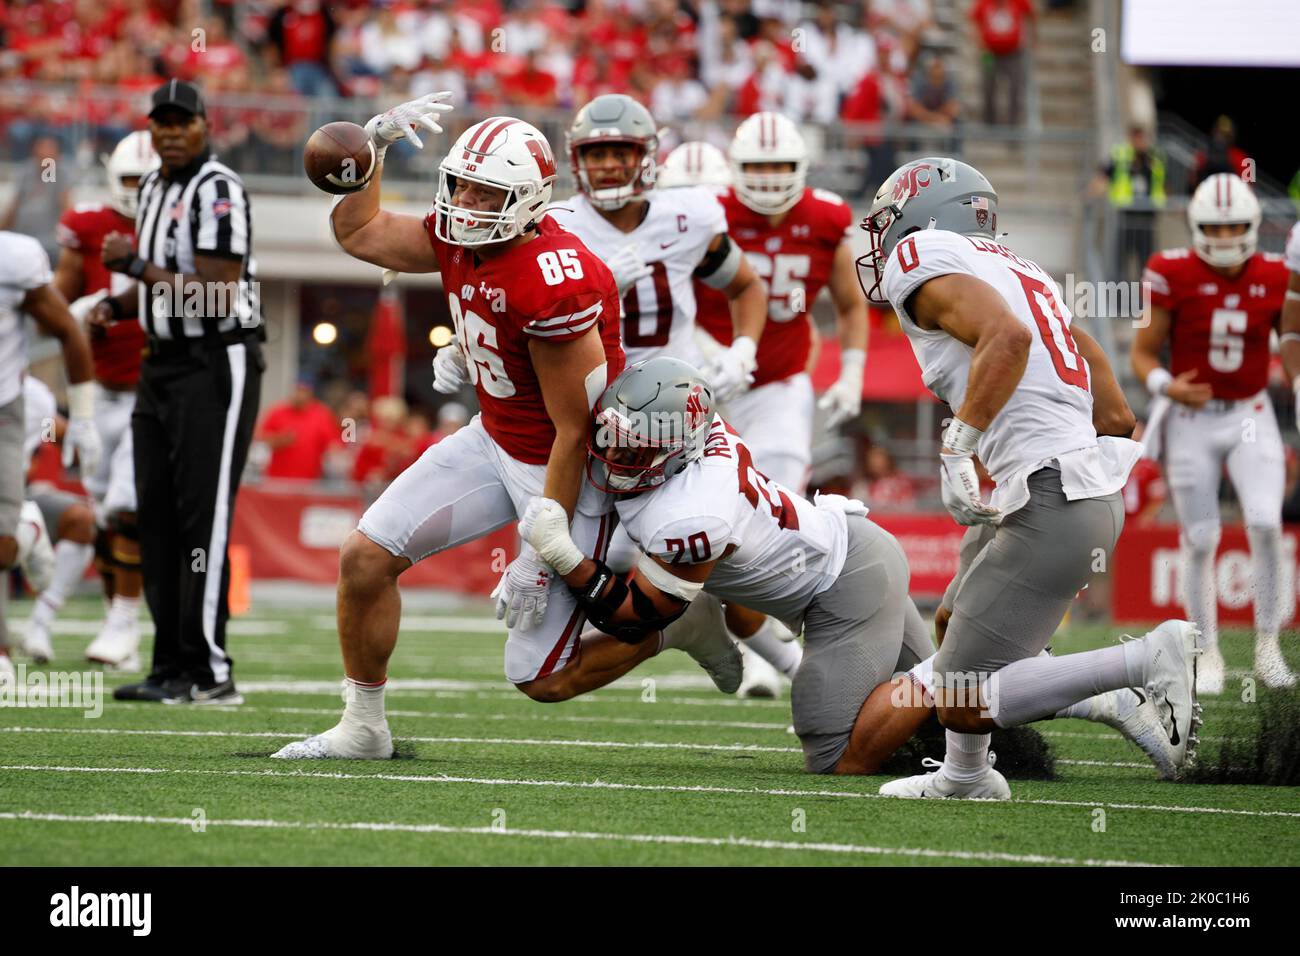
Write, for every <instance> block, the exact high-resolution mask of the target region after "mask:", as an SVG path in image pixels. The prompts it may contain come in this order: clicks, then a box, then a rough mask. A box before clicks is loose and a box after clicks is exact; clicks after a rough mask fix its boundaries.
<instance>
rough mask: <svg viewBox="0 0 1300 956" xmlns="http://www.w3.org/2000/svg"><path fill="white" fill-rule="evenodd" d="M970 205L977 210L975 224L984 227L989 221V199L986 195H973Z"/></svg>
mask: <svg viewBox="0 0 1300 956" xmlns="http://www.w3.org/2000/svg"><path fill="white" fill-rule="evenodd" d="M970 207H971V208H972V209H974V210H975V225H977V226H979V227H980V228H981V229H983V228H984V227H985V226H987V225H988V222H989V201H988V199H987V198H985V197H984V196H971V197H970Z"/></svg>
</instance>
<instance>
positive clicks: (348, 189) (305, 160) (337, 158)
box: [302, 122, 375, 196]
mask: <svg viewBox="0 0 1300 956" xmlns="http://www.w3.org/2000/svg"><path fill="white" fill-rule="evenodd" d="M302 165H303V169H304V170H306V172H307V178H308V179H310V180H311V181H312V182H313V183H315V184H316V186H317V187H318V188H320V189H323V190H325V192H327V193H333V194H334V195H336V196H337V195H341V194H343V193H354V192H356V191H357V190H358V189H365V188H366V185H367V184H368V183H369V182H370V177H371V176H373V175H374V172H375V145H374V143H372V142H371V141H370V136H369V135H368V134H367V133H366V131H365V130H364V129H362V128H361V127H360V126H358V125H357V124H356V123H348V122H338V123H326V124H325V125H324V126H322V127H321V128H320V129H318V130H316V132H314V133H312V134H311V139H309V140H307V146H306V147H305V148H304V149H303V154H302Z"/></svg>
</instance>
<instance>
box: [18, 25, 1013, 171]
mask: <svg viewBox="0 0 1300 956" xmlns="http://www.w3.org/2000/svg"><path fill="white" fill-rule="evenodd" d="M970 16H971V20H972V23H971V34H972V39H975V38H978V42H979V43H980V44H981V47H982V50H983V53H984V61H985V62H984V75H985V90H984V93H985V95H984V106H985V116H984V119H985V120H986V121H989V122H993V121H1001V122H1009V123H1018V122H1020V121H1021V119H1022V116H1021V109H1022V107H1021V103H1022V101H1023V95H1022V93H1023V86H1024V82H1025V80H1024V68H1025V58H1024V55H1023V54H1024V51H1025V50H1026V49H1027V48H1028V46H1029V45H1030V44H1031V43H1032V39H1033V30H1032V24H1033V20H1034V16H1035V12H1034V7H1033V5H1032V3H1031V0H976V2H975V3H974V5H973V6H972V7H971V8H970ZM0 34H2V35H3V42H0V49H2V50H3V52H2V53H0V90H3V88H4V87H5V86H6V85H8V84H7V81H10V80H20V79H28V80H38V81H47V82H52V83H63V84H69V85H71V88H72V89H76V90H81V91H87V90H88V89H89V88H94V89H95V90H96V93H95V95H94V96H93V97H89V96H85V95H77V94H75V93H73V92H68V93H63V94H57V95H50V96H48V97H46V98H45V100H43V101H40V102H34V101H33V100H32V99H31V97H30V96H29V95H26V94H22V93H20V92H17V91H14V90H13V89H12V87H11V90H10V92H9V93H8V94H5V93H4V92H0V124H4V125H6V126H7V127H8V128H9V137H8V139H9V143H10V151H11V157H12V156H17V155H25V154H26V153H27V151H28V150H29V148H30V144H31V142H32V141H33V140H34V139H35V137H36V136H37V135H39V133H40V132H42V131H51V130H53V131H55V132H56V135H57V129H58V128H59V127H60V126H61V125H67V126H70V125H71V124H73V123H74V122H82V123H85V124H86V126H87V127H89V128H90V129H91V130H92V133H93V135H94V136H95V138H96V139H97V140H98V141H99V142H98V143H97V147H98V148H99V149H103V148H104V144H105V143H109V142H111V141H116V139H118V138H120V137H121V136H122V135H125V133H126V132H128V131H129V130H130V129H132V128H136V127H138V126H139V125H140V124H141V122H142V121H141V114H142V112H143V111H142V110H140V109H139V103H140V101H141V96H142V95H143V94H145V93H147V92H148V90H150V89H151V88H152V87H153V86H155V85H156V84H157V83H158V82H160V81H161V80H162V79H166V78H171V77H179V78H181V79H187V80H196V81H198V82H199V83H200V84H202V86H203V87H204V89H205V91H206V92H207V94H208V96H209V102H210V103H214V104H216V105H214V106H213V108H212V115H211V116H210V126H211V127H212V128H213V132H214V134H215V139H216V142H217V144H218V148H219V150H222V151H225V152H227V153H228V152H230V151H232V150H239V151H242V150H248V151H250V152H251V153H252V154H253V155H252V156H251V157H250V158H252V159H253V161H254V162H257V163H259V166H262V167H266V168H268V169H270V170H272V171H281V170H279V169H278V167H279V166H281V165H284V159H285V157H286V156H288V155H291V152H292V150H291V148H292V147H293V146H294V145H296V144H297V143H299V142H301V140H302V139H303V138H304V137H305V134H306V132H308V130H307V129H306V127H305V124H306V120H307V117H306V115H305V114H304V112H303V111H302V109H301V107H302V105H303V98H306V97H329V96H337V97H345V98H348V97H378V98H380V99H381V100H383V101H400V100H403V99H407V98H411V97H414V96H419V95H422V94H423V93H427V92H431V91H434V90H452V91H454V93H455V94H456V101H457V103H458V104H463V105H464V107H465V111H466V115H482V114H484V113H489V114H490V113H493V112H499V111H501V110H503V109H506V108H518V107H533V108H542V109H545V108H553V109H566V110H567V109H572V108H574V107H576V106H578V105H581V104H582V103H584V102H586V101H587V100H589V99H590V98H592V97H594V96H596V95H599V94H601V93H605V92H626V93H630V94H632V95H633V96H636V97H637V98H638V99H640V100H642V101H643V102H644V103H646V105H648V106H649V107H650V108H651V111H652V112H653V113H654V114H655V116H656V118H657V119H658V120H659V121H660V122H661V123H662V124H664V125H671V124H677V123H681V122H684V121H687V120H710V119H715V118H717V117H720V116H724V115H726V116H745V115H748V114H750V113H753V112H756V111H758V110H763V109H775V110H780V111H781V112H784V113H786V114H787V115H789V116H790V117H791V118H793V119H795V120H797V121H800V122H812V123H820V124H833V123H836V122H837V121H851V122H862V123H874V122H883V121H896V122H906V121H910V122H918V123H925V124H931V125H935V126H940V127H944V128H950V127H955V126H956V125H957V124H958V122H959V120H960V117H959V114H960V105H959V103H958V97H957V86H956V81H955V79H954V77H953V75H952V72H951V66H950V65H949V64H948V63H947V62H946V61H945V58H944V57H943V56H942V55H941V52H940V51H941V49H942V46H943V36H942V31H941V30H939V29H938V28H937V27H936V24H935V19H934V11H933V8H932V3H931V0H848V2H835V0H808V2H805V0H567V2H560V3H555V2H545V0H456V2H452V0H388V2H385V0H375V2H370V0H342V2H333V3H321V2H320V0H250V2H234V0H205V2H200V0H11V2H9V3H7V4H5V5H4V6H3V7H0ZM103 91H108V92H107V93H104V92H103ZM223 97H225V100H224V102H223ZM1004 100H1005V102H1006V109H1005V110H1004V109H1002V108H1000V104H1001V103H1002V102H1003V101H1004ZM65 145H67V144H65ZM866 145H868V146H870V145H873V144H871V143H867V144H866ZM283 171H285V172H288V171H290V170H289V169H287V168H286V169H284V170H283Z"/></svg>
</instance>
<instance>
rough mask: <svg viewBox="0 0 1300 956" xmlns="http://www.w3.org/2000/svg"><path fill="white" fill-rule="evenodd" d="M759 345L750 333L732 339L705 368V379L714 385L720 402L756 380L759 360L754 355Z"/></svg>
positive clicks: (714, 394)
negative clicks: (755, 371)
mask: <svg viewBox="0 0 1300 956" xmlns="http://www.w3.org/2000/svg"><path fill="white" fill-rule="evenodd" d="M757 354H758V346H757V345H756V344H755V343H754V340H753V339H751V338H750V337H749V336H748V335H742V336H740V337H739V338H737V339H735V340H733V341H732V343H731V345H730V346H729V347H728V348H725V349H723V350H722V351H721V352H719V353H718V354H717V357H716V358H714V359H713V361H712V362H710V363H709V364H708V366H707V367H706V368H705V369H704V380H705V381H707V382H708V383H709V385H711V386H712V387H713V397H714V398H715V399H717V400H718V401H719V402H725V401H728V400H729V399H732V398H735V397H736V396H737V395H739V394H740V393H741V392H743V391H745V389H747V388H749V385H750V383H751V382H753V381H754V370H755V369H757V368H758V362H756V361H755V360H754V356H755V355H757Z"/></svg>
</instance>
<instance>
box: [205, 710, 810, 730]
mask: <svg viewBox="0 0 1300 956" xmlns="http://www.w3.org/2000/svg"><path fill="white" fill-rule="evenodd" d="M198 710H202V711H215V710H220V711H221V712H222V713H228V714H230V713H239V712H241V711H243V712H248V711H258V712H261V713H266V714H308V715H315V716H321V717H338V716H340V715H341V714H342V713H343V711H342V709H341V708H338V707H334V708H329V707H262V706H259V705H256V704H254V705H248V704H244V705H241V706H237V707H221V708H217V707H202V708H198ZM386 713H387V714H388V716H389V717H402V718H406V717H416V718H428V719H431V720H488V721H491V720H497V721H501V720H526V721H528V722H529V723H534V722H541V723H573V724H628V725H630V726H634V727H717V728H725V729H728V730H776V731H780V732H781V733H785V732H786V731H787V730H788V729H789V727H790V724H789V722H788V721H786V722H779V721H778V722H776V723H759V722H756V721H745V720H668V719H653V718H648V717H647V718H641V717H592V716H579V715H575V714H538V713H536V712H530V713H521V714H467V713H454V712H450V711H428V710H388V711H386Z"/></svg>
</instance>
